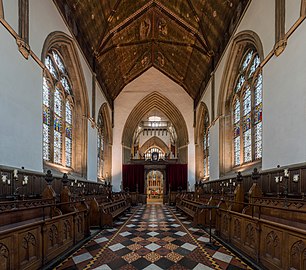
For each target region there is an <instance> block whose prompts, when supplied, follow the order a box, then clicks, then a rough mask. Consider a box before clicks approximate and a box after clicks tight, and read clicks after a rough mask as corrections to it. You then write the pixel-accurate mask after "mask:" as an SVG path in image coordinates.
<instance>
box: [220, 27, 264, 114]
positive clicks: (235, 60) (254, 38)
mask: <svg viewBox="0 0 306 270" xmlns="http://www.w3.org/2000/svg"><path fill="white" fill-rule="evenodd" d="M247 46H253V47H255V48H256V50H257V52H258V54H259V57H260V60H261V61H262V60H263V59H264V51H263V45H262V43H261V40H260V38H259V36H258V35H257V34H256V33H255V32H253V31H250V30H248V31H242V32H240V33H239V34H237V35H236V36H235V37H234V40H233V42H232V45H231V48H230V54H229V56H228V59H227V62H226V66H225V69H224V72H223V76H222V80H221V86H220V94H219V97H218V116H224V115H225V114H226V110H227V109H228V106H229V104H228V99H229V96H230V95H231V93H232V88H231V87H230V86H232V85H233V80H234V78H235V74H236V71H237V68H238V66H239V62H240V60H241V57H242V54H243V52H244V49H245V48H246V47H247Z"/></svg>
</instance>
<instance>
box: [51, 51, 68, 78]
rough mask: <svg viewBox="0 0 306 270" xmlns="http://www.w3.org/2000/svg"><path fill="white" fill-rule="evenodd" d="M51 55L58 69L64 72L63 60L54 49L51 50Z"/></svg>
mask: <svg viewBox="0 0 306 270" xmlns="http://www.w3.org/2000/svg"><path fill="white" fill-rule="evenodd" d="M52 55H53V58H54V62H55V64H56V65H57V67H58V69H59V70H60V71H61V72H62V73H65V72H66V71H65V66H64V64H63V61H62V59H61V58H60V56H59V55H58V53H57V52H55V51H52Z"/></svg>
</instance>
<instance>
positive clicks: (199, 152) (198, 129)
mask: <svg viewBox="0 0 306 270" xmlns="http://www.w3.org/2000/svg"><path fill="white" fill-rule="evenodd" d="M206 114H208V119H209V123H210V117H209V111H208V108H207V106H206V104H205V103H204V102H201V103H200V105H199V109H198V112H197V122H196V126H195V133H194V136H195V137H194V141H195V152H196V155H195V163H196V179H200V178H202V173H203V171H204V165H203V159H204V155H203V136H204V124H205V123H204V120H205V117H206Z"/></svg>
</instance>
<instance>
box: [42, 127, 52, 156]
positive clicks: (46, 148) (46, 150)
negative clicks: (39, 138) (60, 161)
mask: <svg viewBox="0 0 306 270" xmlns="http://www.w3.org/2000/svg"><path fill="white" fill-rule="evenodd" d="M43 159H44V160H50V127H49V126H48V125H46V124H43Z"/></svg>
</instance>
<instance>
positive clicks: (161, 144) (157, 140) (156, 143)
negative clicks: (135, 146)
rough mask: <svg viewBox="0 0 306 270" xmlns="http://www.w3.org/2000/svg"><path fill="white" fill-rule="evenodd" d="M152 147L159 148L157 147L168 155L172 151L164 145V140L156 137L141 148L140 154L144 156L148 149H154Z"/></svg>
mask: <svg viewBox="0 0 306 270" xmlns="http://www.w3.org/2000/svg"><path fill="white" fill-rule="evenodd" d="M152 146H157V147H159V148H160V149H161V150H162V151H164V153H165V154H167V153H168V152H169V151H170V149H169V147H168V146H167V145H166V144H165V143H164V141H163V140H161V139H160V138H158V137H156V136H154V137H152V138H150V139H148V140H147V141H146V142H145V143H144V144H143V145H142V146H141V147H140V149H139V153H140V154H141V155H143V154H144V152H145V151H146V150H147V149H149V148H150V147H152Z"/></svg>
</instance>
